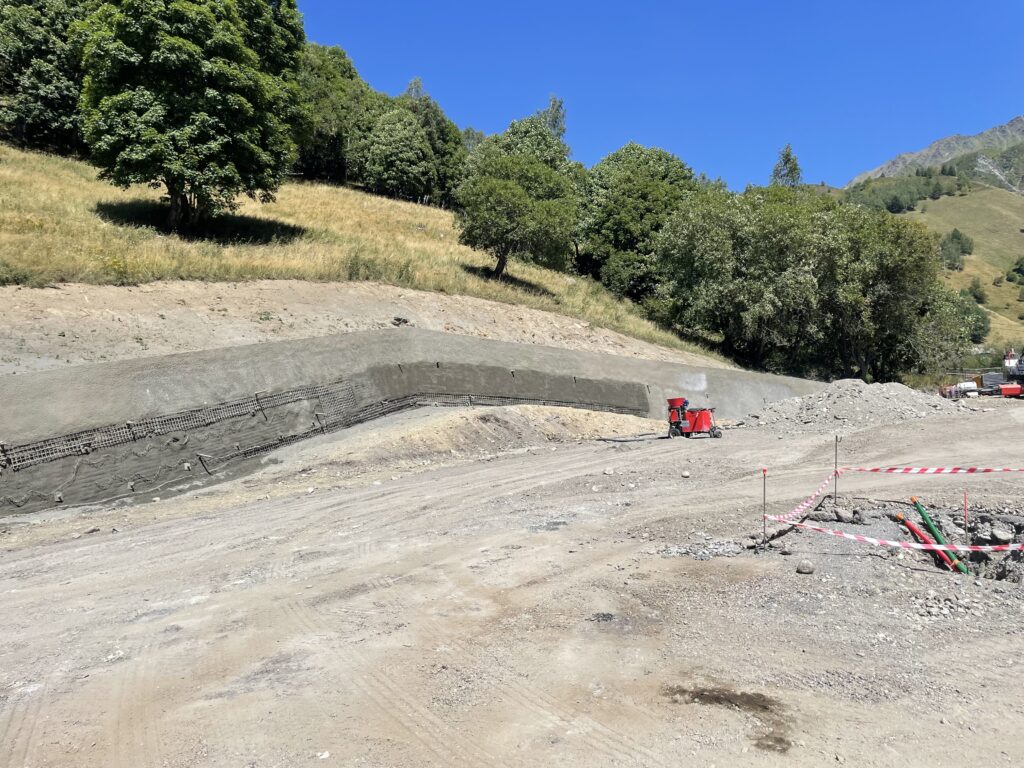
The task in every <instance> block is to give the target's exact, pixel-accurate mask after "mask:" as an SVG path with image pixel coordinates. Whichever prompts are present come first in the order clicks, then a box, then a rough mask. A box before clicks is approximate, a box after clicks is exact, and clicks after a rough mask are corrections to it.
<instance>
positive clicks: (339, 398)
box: [0, 380, 644, 472]
mask: <svg viewBox="0 0 1024 768" xmlns="http://www.w3.org/2000/svg"><path fill="white" fill-rule="evenodd" d="M314 400H315V401H317V402H318V403H319V404H320V407H319V409H317V410H316V417H317V422H318V428H314V429H310V430H306V431H303V432H298V433H295V434H291V435H281V436H279V437H278V438H276V439H275V440H273V441H271V442H268V443H263V444H259V445H254V446H249V447H246V448H239V449H237V450H235V451H234V452H232V453H229V454H227V455H225V456H219V457H210V458H212V459H213V461H214V463H215V464H220V463H223V462H224V461H228V460H231V459H234V458H244V457H248V456H255V455H258V454H260V453H265V452H267V451H269V450H273V449H274V448H278V447H282V446H285V445H290V444H292V443H296V442H299V441H300V440H305V439H307V438H309V437H312V436H314V435H316V434H321V433H323V432H328V431H334V430H337V429H344V428H346V427H350V426H353V425H355V424H361V423H363V422H367V421H371V420H373V419H377V418H380V417H382V416H387V415H390V414H393V413H398V412H400V411H403V410H408V409H410V408H417V407H422V406H431V405H437V406H448V407H471V406H501V405H546V406H555V407H562V408H581V409H586V410H592V411H605V412H610V413H623V414H631V415H636V416H640V415H643V413H644V411H643V410H642V409H639V408H628V407H620V406H614V405H609V404H606V403H592V402H581V401H569V400H550V399H545V398H533V397H509V396H501V395H471V394H452V393H430V392H427V393H419V394H413V395H407V396H404V397H401V398H396V399H393V400H380V401H376V402H373V403H370V404H368V405H364V406H362V407H356V405H355V403H356V394H355V389H354V385H353V383H352V382H350V381H346V380H338V381H333V382H330V383H328V384H314V385H310V386H306V387H300V388H298V389H293V390H288V391H284V392H277V393H258V394H255V395H252V396H249V397H244V398H240V399H238V400H232V401H228V402H224V403H218V404H216V405H213V406H209V407H204V408H195V409H191V410H187V411H180V412H178V413H172V414H168V415H164V416H156V417H153V418H149V419H140V420H139V421H134V422H125V423H123V424H111V425H107V426H103V427H97V428H95V429H88V430H82V431H79V432H74V433H71V434H67V435H62V436H60V437H55V438H48V439H45V440H37V441H34V442H30V443H24V444H21V445H14V446H7V445H4V446H2V451H0V467H6V468H10V469H12V470H13V471H15V472H17V471H19V470H23V469H27V468H28V467H32V466H36V465H38V464H45V463H47V462H51V461H58V460H60V459H64V458H67V457H69V456H81V455H85V454H89V453H92V452H93V451H95V450H98V449H101V448H110V447H115V446H118V445H125V444H128V443H132V442H135V441H136V440H142V439H145V438H149V437H154V436H159V435H166V434H169V433H173V432H189V431H191V430H196V429H203V428H207V427H210V426H213V425H214V424H217V423H220V422H223V421H227V420H230V419H237V418H243V417H255V416H257V415H259V414H263V415H264V416H266V412H267V411H268V410H272V409H274V408H280V407H282V406H285V405H289V404H292V403H297V402H303V401H308V402H312V401H314ZM207 463H209V462H207Z"/></svg>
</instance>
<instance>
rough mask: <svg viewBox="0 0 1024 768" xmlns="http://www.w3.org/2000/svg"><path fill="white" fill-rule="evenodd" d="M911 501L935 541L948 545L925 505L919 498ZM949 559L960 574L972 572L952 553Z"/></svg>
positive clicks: (915, 497) (912, 497)
mask: <svg viewBox="0 0 1024 768" xmlns="http://www.w3.org/2000/svg"><path fill="white" fill-rule="evenodd" d="M910 501H911V502H913V504H914V508H915V509H916V510H917V513H918V514H919V515H920V516H921V519H922V520H924V524H925V527H926V528H927V529H928V530H929V531H931V534H932V536H934V537H935V541H937V542H938V543H939V544H948V542H947V541H946V539H945V537H943V535H942V534H941V533H940V532H939V528H938V526H936V525H935V523H934V521H933V520H932V518H931V515H929V514H928V512H927V510H925V508H924V505H923V504H922V503H921V502H920V501H918V500H917V496H911V497H910ZM949 558H950V560H952V561H953V565H955V566H956V569H957V570H958V571H960V573H970V571H969V570H967V566H966V565H964V564H963V563H962V562H960V558H959V557H957V556H956V555H955V554H953V553H952V552H950V553H949Z"/></svg>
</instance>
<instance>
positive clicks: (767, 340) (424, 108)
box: [0, 0, 983, 380]
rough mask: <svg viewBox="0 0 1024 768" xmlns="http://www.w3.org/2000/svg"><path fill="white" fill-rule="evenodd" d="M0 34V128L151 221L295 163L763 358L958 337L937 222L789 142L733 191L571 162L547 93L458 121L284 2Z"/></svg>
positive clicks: (19, 7) (18, 7)
mask: <svg viewBox="0 0 1024 768" xmlns="http://www.w3.org/2000/svg"><path fill="white" fill-rule="evenodd" d="M0 52H2V58H0V134H2V137H3V138H4V140H6V141H9V142H13V143H16V144H20V145H22V146H27V147H32V148H37V149H43V150H47V151H51V152H60V153H64V154H78V155H83V156H88V157H89V158H90V160H91V161H92V162H93V163H94V164H96V165H97V166H98V167H99V169H100V174H101V176H102V177H103V178H106V179H108V180H109V181H111V182H112V183H114V184H117V185H120V186H129V185H131V184H138V183H146V184H150V185H152V186H159V187H163V188H164V189H165V191H166V197H167V200H168V221H169V224H170V226H172V227H176V228H177V227H189V226H194V225H196V224H198V223H200V222H201V221H202V220H203V219H205V218H208V217H210V216H212V215H215V214H216V213H218V212H220V211H224V210H230V209H232V208H233V207H234V206H235V204H236V203H235V201H236V199H237V198H238V196H239V195H242V194H245V195H248V196H250V197H252V198H254V199H257V200H262V201H269V200H272V199H273V196H274V193H275V191H276V190H277V189H278V187H279V185H280V184H281V183H282V181H283V179H285V178H286V177H287V176H288V175H289V174H297V175H299V176H301V177H304V178H308V179H318V180H324V181H328V182H332V183H337V184H348V185H357V186H360V187H363V188H365V189H367V190H369V191H371V192H374V193H377V194H382V195H388V196H391V197H396V198H401V199H407V200H414V201H418V202H422V203H429V204H432V205H437V206H443V207H449V208H452V209H453V210H454V211H455V215H456V223H457V226H458V229H459V236H460V240H461V242H463V243H464V244H466V245H469V246H472V247H475V248H479V249H482V250H484V251H486V252H488V253H490V254H491V255H492V256H493V258H494V264H495V268H494V277H495V278H499V279H500V278H502V277H503V276H504V274H505V272H506V270H507V269H508V265H509V263H510V262H511V261H513V260H525V261H531V262H534V263H537V264H540V265H542V266H545V267H548V268H551V269H556V270H562V271H567V272H572V273H574V274H578V275H580V276H581V277H584V278H592V279H594V280H596V281H598V282H600V283H601V284H603V285H605V286H606V287H607V288H608V289H609V290H611V291H612V292H614V293H615V294H616V295H618V296H620V297H623V298H624V299H628V300H630V301H632V302H634V303H635V304H636V305H637V306H638V307H639V309H640V311H642V312H643V313H644V314H646V316H647V317H649V318H650V319H652V320H653V321H655V322H657V323H659V324H660V325H662V326H663V327H666V328H670V329H672V330H674V331H675V332H677V333H678V334H680V335H682V336H685V337H689V338H696V339H700V340H703V341H705V342H707V343H711V344H714V345H717V346H719V347H720V348H722V349H723V350H725V351H726V352H727V353H729V354H730V355H732V356H733V357H734V358H735V359H737V360H738V361H739V362H741V363H743V364H746V365H750V366H754V367H758V368H762V369H766V370H772V371H778V372H785V373H794V374H800V375H808V376H819V377H823V378H830V377H835V376H861V377H865V378H870V379H875V380H889V379H893V378H896V377H897V376H899V375H900V374H901V373H904V372H908V371H913V370H920V369H926V368H932V367H936V366H939V365H944V364H947V363H948V362H949V361H950V360H951V359H952V358H954V357H955V356H957V355H959V354H961V353H962V352H963V351H964V350H965V348H966V347H967V345H968V344H969V342H970V340H971V337H972V335H973V336H977V332H976V324H975V325H972V316H973V315H976V314H977V313H978V312H982V314H983V310H980V309H979V308H978V306H977V304H976V303H975V302H974V301H971V300H969V299H967V298H965V297H962V296H959V295H956V294H954V293H952V292H950V291H948V290H946V289H945V288H943V287H942V285H941V283H940V281H939V279H938V271H939V269H940V266H941V261H940V246H939V242H938V238H937V237H935V236H933V235H931V234H929V233H928V232H927V231H926V230H925V229H924V228H923V227H922V226H920V225H919V224H917V223H914V222H909V221H905V220H902V219H899V218H897V217H894V216H891V215H890V214H889V213H887V212H886V211H885V210H884V208H885V207H886V206H877V205H859V204H856V203H854V202H850V201H839V200H835V199H832V198H830V197H827V196H823V195H821V194H818V193H816V192H814V191H813V189H812V188H809V187H806V186H804V185H803V183H802V178H801V171H800V165H799V162H798V161H797V158H796V155H795V154H794V153H793V151H792V148H791V147H789V146H787V147H785V148H784V149H783V150H782V151H781V152H780V154H779V158H778V162H777V164H776V166H775V168H774V170H773V171H772V173H771V175H770V177H769V179H768V182H769V183H768V184H767V185H766V186H752V187H749V188H748V189H746V190H745V191H743V192H742V193H733V192H730V191H729V190H728V189H726V188H725V185H724V184H722V183H721V182H720V181H716V180H712V179H709V178H708V177H706V176H704V175H703V174H697V173H695V172H694V171H693V170H692V169H691V168H690V167H689V166H688V165H687V164H686V163H685V162H684V161H683V160H681V159H680V158H678V157H676V156H674V155H672V154H671V153H669V152H666V151H664V150H662V149H657V148H651V147H644V146H641V145H639V144H635V143H628V144H626V145H624V146H623V147H621V148H620V149H618V150H616V151H614V152H612V153H611V154H609V155H608V156H607V157H605V158H603V159H602V160H601V161H600V162H598V163H597V164H595V165H594V166H593V167H591V168H586V167H584V166H583V165H582V164H581V163H579V162H577V161H575V160H573V159H572V155H571V151H570V148H569V146H568V144H567V143H566V140H565V120H566V114H565V108H564V105H563V104H562V102H561V101H560V100H558V99H557V98H554V97H552V98H551V100H550V101H549V103H548V104H547V106H546V107H544V108H543V109H540V110H538V111H537V112H536V113H534V114H532V115H529V116H527V117H524V118H522V119H519V120H514V121H512V122H511V123H510V124H509V126H508V128H507V129H506V130H504V131H503V132H501V133H498V134H494V135H489V136H485V135H483V134H481V133H479V132H477V131H474V130H472V129H465V130H461V129H460V128H459V127H458V126H456V125H455V123H454V122H452V121H451V120H450V119H449V118H448V117H447V116H446V115H445V113H444V111H443V110H442V109H441V107H440V106H439V105H438V104H437V102H436V101H435V100H433V99H432V98H431V97H430V96H429V95H428V94H427V93H426V91H425V90H424V87H423V85H422V83H421V82H420V81H418V80H413V81H412V82H411V83H410V85H409V87H408V88H407V89H406V91H405V92H404V93H402V94H400V95H399V96H397V97H391V96H388V95H386V94H382V93H379V92H377V91H375V90H373V89H372V88H370V87H369V85H368V84H367V83H366V82H364V81H363V80H362V79H361V78H360V77H359V75H358V73H357V71H356V69H355V67H354V65H353V64H352V62H351V61H350V59H349V58H348V56H347V55H346V54H345V52H344V51H343V50H341V49H339V48H335V47H325V46H320V45H315V44H312V43H308V42H307V41H306V40H305V35H304V31H303V27H302V19H301V16H300V14H299V12H298V10H297V8H296V5H295V0H107V1H106V2H103V1H102V0H84V1H83V2H78V3H76V2H74V1H73V0H8V2H7V3H6V4H5V5H4V6H3V7H2V8H0ZM940 175H941V174H940ZM911 178H919V179H921V180H922V182H924V183H929V182H934V181H936V179H935V178H934V177H929V176H918V177H911ZM965 245H966V243H964V242H962V241H959V240H958V241H957V243H956V246H957V247H958V248H959V247H961V246H965ZM946 248H947V250H948V251H949V253H950V254H951V252H952V248H953V246H952V245H948V244H947V246H946Z"/></svg>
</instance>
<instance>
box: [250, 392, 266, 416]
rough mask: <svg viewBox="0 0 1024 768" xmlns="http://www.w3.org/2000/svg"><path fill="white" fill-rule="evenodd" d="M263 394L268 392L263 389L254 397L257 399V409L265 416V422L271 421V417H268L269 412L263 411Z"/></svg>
mask: <svg viewBox="0 0 1024 768" xmlns="http://www.w3.org/2000/svg"><path fill="white" fill-rule="evenodd" d="M261 392H266V390H265V389H261V390H260V391H259V392H257V393H256V394H255V395H253V397H254V398H256V407H257V408H259V409H260V413H262V414H263V420H264V421H270V417H269V416H267V412H266V411H265V410H263V403H261V402H260V393H261Z"/></svg>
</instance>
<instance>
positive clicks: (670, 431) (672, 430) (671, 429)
mask: <svg viewBox="0 0 1024 768" xmlns="http://www.w3.org/2000/svg"><path fill="white" fill-rule="evenodd" d="M673 437H679V430H678V429H676V428H675V427H669V428H668V438H669V440H671V439H672V438H673Z"/></svg>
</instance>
